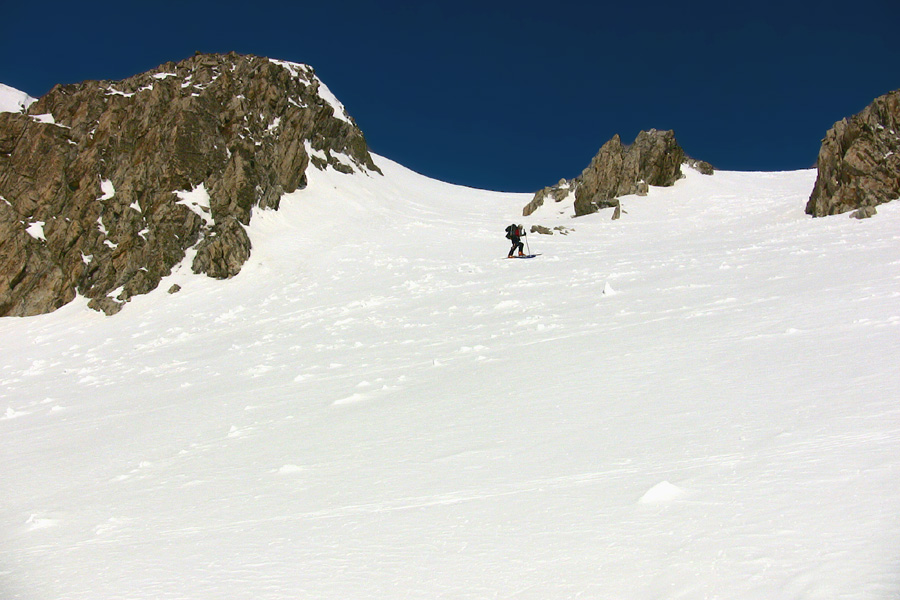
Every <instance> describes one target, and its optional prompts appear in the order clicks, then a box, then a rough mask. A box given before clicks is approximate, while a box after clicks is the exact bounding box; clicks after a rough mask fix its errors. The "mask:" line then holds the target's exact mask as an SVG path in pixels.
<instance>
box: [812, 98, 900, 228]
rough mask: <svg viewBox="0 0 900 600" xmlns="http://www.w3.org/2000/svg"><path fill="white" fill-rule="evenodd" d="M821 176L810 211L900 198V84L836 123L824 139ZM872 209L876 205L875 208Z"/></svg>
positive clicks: (819, 213)
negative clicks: (860, 110) (892, 90)
mask: <svg viewBox="0 0 900 600" xmlns="http://www.w3.org/2000/svg"><path fill="white" fill-rule="evenodd" d="M817 168H818V177H817V178H816V185H815V187H814V188H813V191H812V194H811V195H810V197H809V202H808V203H807V204H806V213H807V214H809V215H812V216H814V217H824V216H826V215H835V214H840V213H845V212H849V211H855V212H854V216H856V217H862V218H865V217H869V216H872V215H873V214H874V213H875V211H874V207H875V206H877V205H879V204H884V203H885V202H889V201H891V200H897V199H900V90H897V91H894V92H891V93H889V94H886V95H884V96H881V97H879V98H876V99H875V101H874V102H872V104H870V105H869V106H868V107H866V108H865V109H864V110H863V111H862V112H861V113H859V114H857V115H854V116H853V117H850V118H849V119H843V120H841V121H838V122H837V123H835V124H834V127H832V128H831V129H830V130H829V131H828V133H827V134H826V136H825V139H824V140H823V141H822V147H821V150H820V151H819V159H818V162H817ZM870 209H871V210H870Z"/></svg>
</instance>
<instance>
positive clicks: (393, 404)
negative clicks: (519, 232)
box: [0, 157, 900, 600]
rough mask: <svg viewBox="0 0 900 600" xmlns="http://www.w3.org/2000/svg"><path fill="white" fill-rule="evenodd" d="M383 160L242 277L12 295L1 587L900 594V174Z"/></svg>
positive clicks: (268, 215) (321, 594)
mask: <svg viewBox="0 0 900 600" xmlns="http://www.w3.org/2000/svg"><path fill="white" fill-rule="evenodd" d="M376 162H377V164H378V165H379V166H380V167H381V168H382V170H383V171H384V173H385V176H384V177H381V176H379V175H371V176H369V175H365V174H362V175H360V174H358V175H343V174H340V173H336V172H334V171H331V170H329V171H327V172H319V171H316V170H314V169H311V170H310V182H309V186H308V187H307V188H306V189H305V190H302V191H298V192H296V193H294V194H292V195H289V196H287V197H285V198H284V199H283V201H282V203H281V209H280V210H278V211H277V212H275V211H267V212H262V211H259V212H257V213H256V214H254V216H253V220H252V225H251V227H250V235H251V238H252V242H253V255H252V257H251V259H250V261H249V262H248V263H247V264H246V265H245V267H244V269H243V271H242V272H241V273H240V275H239V276H237V277H235V278H234V279H231V280H228V281H224V282H222V281H214V280H211V279H208V278H203V277H198V276H194V275H191V274H190V273H189V271H190V269H189V262H187V263H186V264H185V265H184V267H183V268H182V269H180V270H179V271H177V272H176V273H174V274H173V275H172V276H171V277H169V278H168V279H166V280H165V281H164V282H163V283H162V284H161V285H160V287H159V289H158V290H157V291H155V292H153V293H152V294H149V295H148V296H144V297H138V298H135V299H133V300H132V302H130V303H129V304H128V306H126V307H125V309H124V310H123V311H122V312H121V313H119V314H118V315H116V316H115V317H104V316H103V315H102V314H99V313H96V312H92V311H89V310H88V309H86V308H85V303H84V301H83V300H78V301H76V302H74V303H72V304H70V305H68V306H66V307H64V308H63V309H61V310H59V311H57V312H56V313H53V314H50V315H45V316H41V317H34V318H27V319H13V318H8V319H3V320H2V321H0V340H2V348H3V353H2V358H0V440H2V441H0V444H2V450H3V454H2V456H0V459H2V478H0V498H2V501H0V527H2V529H0V596H2V597H3V598H15V599H28V600H61V599H65V600H82V599H83V600H106V599H124V598H127V599H129V600H140V599H147V600H163V599H190V600H201V599H210V600H212V599H222V598H227V599H231V600H268V599H271V600H281V599H298V598H310V599H334V600H348V599H353V600H358V599H369V598H371V599H393V598H415V599H423V600H425V599H429V600H430V599H434V598H448V599H472V600H484V599H490V598H515V599H535V600H537V599H541V600H545V599H564V598H565V599H567V598H595V599H620V600H628V599H634V600H658V599H667V598H671V599H675V598H679V599H706V598H723V599H729V600H743V599H753V600H772V599H778V600H786V599H810V600H814V599H826V598H827V599H829V600H830V599H835V598H841V599H843V600H875V599H879V600H881V599H884V600H887V599H891V600H895V599H896V598H897V597H898V594H900V402H898V400H900V368H898V364H900V243H898V240H900V233H898V232H900V205H893V204H888V205H884V206H880V207H879V208H878V211H879V214H878V215H877V216H876V217H875V218H873V219H869V220H865V221H856V220H852V219H848V218H846V217H832V218H827V219H811V218H809V217H807V216H806V215H805V214H804V213H803V209H804V206H805V203H806V199H807V197H808V195H809V191H810V190H811V189H812V185H813V182H814V179H815V172H813V171H804V172H793V173H778V174H766V173H729V172H720V173H717V174H716V175H715V176H713V177H706V176H702V175H699V174H697V173H695V172H693V171H689V172H688V173H687V177H686V179H684V180H682V181H679V182H678V183H677V184H676V185H675V186H674V187H672V188H667V189H660V188H653V189H652V190H651V192H650V195H649V196H648V197H646V198H632V197H626V198H624V199H623V208H624V209H625V210H626V211H627V214H625V215H623V217H622V219H621V220H619V221H611V220H609V217H610V214H611V213H610V212H608V211H606V212H602V213H599V214H596V215H592V216H588V217H583V218H579V219H572V218H571V206H568V207H564V206H563V205H554V204H552V203H550V204H549V205H546V206H544V208H543V209H542V211H540V212H538V213H537V214H536V215H533V216H532V217H530V218H529V219H522V218H521V217H516V215H519V214H521V209H522V207H523V206H524V205H525V204H526V203H527V202H528V200H530V197H529V196H526V195H521V194H520V195H515V194H512V195H511V194H501V193H493V192H484V191H477V190H472V189H467V188H461V187H455V186H451V185H447V184H443V183H439V182H435V181H432V180H428V179H426V178H424V177H421V176H419V175H416V174H413V173H411V172H409V171H407V170H405V169H404V168H402V167H400V166H398V165H396V164H393V163H391V162H390V161H388V160H385V159H383V158H377V157H376ZM512 221H516V222H522V221H524V222H525V224H526V225H529V224H532V223H537V224H542V225H545V226H556V225H564V226H567V227H570V228H574V231H573V232H571V233H570V234H569V235H567V236H563V235H559V234H557V235H554V236H540V235H531V236H529V237H528V238H527V239H528V242H529V245H530V248H531V250H532V251H534V252H540V253H541V256H540V257H538V258H537V259H534V260H525V261H521V260H505V259H504V258H503V257H505V255H506V252H507V250H508V243H507V241H506V240H505V239H504V238H503V230H504V227H505V226H506V225H507V224H509V222H512ZM174 283H178V284H180V285H181V286H182V288H183V289H182V290H181V291H180V292H179V293H177V294H171V295H170V294H167V293H166V290H168V289H169V288H170V287H171V285H172V284H174Z"/></svg>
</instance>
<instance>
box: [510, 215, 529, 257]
mask: <svg viewBox="0 0 900 600" xmlns="http://www.w3.org/2000/svg"><path fill="white" fill-rule="evenodd" d="M524 235H525V227H524V226H522V225H516V224H515V223H513V224H512V225H510V226H509V227H507V228H506V239H508V240H510V241H511V242H512V248H510V249H509V256H507V257H506V258H512V256H513V252H515V251H516V248H518V249H519V256H525V253H524V252H523V251H522V250H524V248H525V244H523V243H522V240H521V237H522V236H524Z"/></svg>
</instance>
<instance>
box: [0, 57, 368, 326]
mask: <svg viewBox="0 0 900 600" xmlns="http://www.w3.org/2000/svg"><path fill="white" fill-rule="evenodd" d="M311 162H312V163H313V165H314V166H316V167H318V168H322V169H324V168H335V169H338V170H340V171H342V172H353V171H355V170H360V171H375V172H377V171H378V168H377V167H376V166H375V164H374V163H373V162H372V158H371V156H370V155H369V152H368V149H367V145H366V141H365V138H364V137H363V135H362V133H361V132H360V130H359V129H358V128H357V127H356V125H355V123H354V122H353V121H352V119H350V118H349V117H348V116H347V114H346V113H345V111H344V108H343V106H341V105H340V103H339V102H337V100H336V99H335V98H334V97H333V96H332V95H331V93H330V92H329V91H328V90H327V88H326V87H325V86H324V85H323V84H322V83H321V81H320V80H319V79H318V78H317V77H316V75H315V73H314V72H313V70H312V69H311V68H310V67H307V66H305V65H298V64H294V63H286V62H281V61H275V60H270V59H266V58H260V57H255V56H240V55H237V54H228V55H196V56H194V57H192V58H190V59H188V60H185V61H183V62H180V63H177V64H176V63H167V64H164V65H161V66H160V67H158V68H156V69H154V70H152V71H150V72H148V73H143V74H140V75H136V76H134V77H131V78H129V79H126V80H123V81H117V82H110V81H88V82H84V83H80V84H76V85H66V86H57V87H55V88H54V89H53V90H51V91H50V92H49V93H48V94H47V95H46V96H44V97H43V98H41V99H39V100H38V101H37V102H35V103H34V104H32V105H30V106H29V107H28V109H27V111H26V112H25V113H24V114H15V113H0V316H6V315H17V316H25V315H33V314H38V313H44V312H48V311H51V310H54V309H56V308H58V307H59V306H62V305H63V304H65V303H67V302H69V301H70V300H72V299H73V298H74V297H75V295H76V294H80V295H82V296H86V297H87V298H89V299H90V306H92V307H94V308H96V309H98V310H103V311H104V312H106V313H107V314H111V313H114V312H116V311H118V310H119V309H120V308H121V306H122V304H123V303H124V302H126V301H127V300H128V299H129V298H130V297H132V296H134V295H137V294H143V293H146V292H148V291H150V290H152V289H154V288H155V287H156V286H157V285H158V284H159V282H160V280H161V279H162V278H163V277H165V276H166V275H167V274H169V273H170V272H171V270H172V268H173V267H174V266H175V265H177V264H179V263H180V262H181V261H182V260H184V259H185V256H186V255H187V252H188V250H189V249H193V250H195V251H196V253H195V255H194V259H193V263H192V269H193V271H194V272H196V273H205V274H207V275H209V276H211V277H216V278H225V277H231V276H233V275H235V274H237V273H238V272H239V271H240V269H241V266H242V265H243V264H244V262H245V261H246V260H247V258H248V257H249V255H250V252H251V248H250V239H249V237H248V236H247V233H246V231H245V230H244V226H246V225H247V224H248V223H249V222H250V219H251V215H252V210H253V209H254V207H260V208H268V209H277V208H278V204H279V200H280V198H281V197H282V195H283V194H285V193H290V192H293V191H294V190H296V189H298V188H302V187H303V186H305V184H306V175H305V172H306V169H307V168H308V167H309V165H310V163H311Z"/></svg>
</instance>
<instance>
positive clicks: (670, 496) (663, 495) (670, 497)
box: [638, 481, 687, 504]
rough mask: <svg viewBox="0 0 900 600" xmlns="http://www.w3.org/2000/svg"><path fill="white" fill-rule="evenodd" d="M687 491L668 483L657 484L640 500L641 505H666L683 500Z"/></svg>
mask: <svg viewBox="0 0 900 600" xmlns="http://www.w3.org/2000/svg"><path fill="white" fill-rule="evenodd" d="M686 495H687V491H685V490H683V489H681V488H680V487H678V486H677V485H673V484H671V483H669V482H668V481H663V482H661V483H657V484H656V485H654V486H653V487H652V488H650V489H649V490H648V491H647V493H645V494H644V495H643V496H641V499H640V500H638V503H639V504H665V503H667V502H672V501H674V500H678V499H679V498H683V497H684V496H686Z"/></svg>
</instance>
